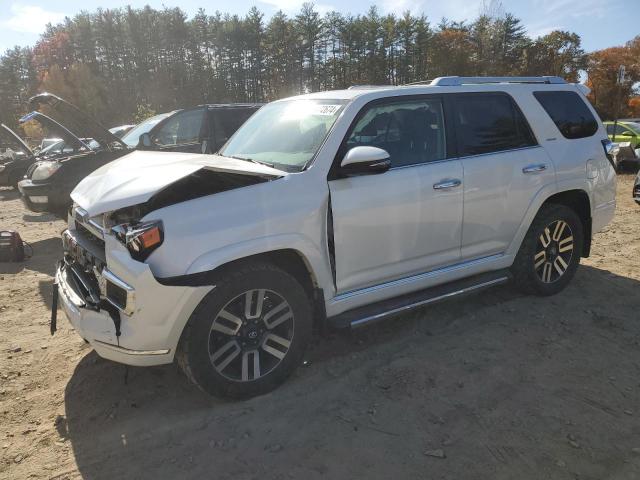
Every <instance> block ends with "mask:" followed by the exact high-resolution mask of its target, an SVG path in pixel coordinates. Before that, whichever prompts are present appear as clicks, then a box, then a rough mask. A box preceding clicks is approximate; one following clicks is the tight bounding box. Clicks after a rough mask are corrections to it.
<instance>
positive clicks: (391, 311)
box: [328, 270, 511, 328]
mask: <svg viewBox="0 0 640 480" xmlns="http://www.w3.org/2000/svg"><path fill="white" fill-rule="evenodd" d="M510 279H511V274H510V273H509V270H497V271H495V272H487V273H481V274H479V275H474V276H472V277H468V278H463V279H462V280H456V281H454V282H450V283H445V284H444V285H437V286H435V287H431V288H427V289H426V290H420V291H418V292H413V293H408V294H406V295H402V296H399V297H395V298H390V299H388V300H383V301H381V302H376V303H373V304H371V305H365V306H364V307H359V308H356V309H353V310H349V311H347V312H344V313H341V314H339V315H336V316H335V317H331V318H329V319H328V322H329V325H331V326H332V327H334V328H347V327H351V328H358V327H361V326H364V325H366V324H369V323H373V322H377V321H379V320H382V319H384V318H386V317H389V316H391V315H397V314H399V313H403V312H405V311H407V310H411V309H413V308H417V307H422V306H424V305H428V304H431V303H435V302H439V301H441V300H446V299H448V298H451V297H456V296H458V295H464V294H466V293H472V292H476V291H478V290H482V289H484V288H488V287H493V286H494V285H499V284H501V283H506V282H508V281H509V280H510Z"/></svg>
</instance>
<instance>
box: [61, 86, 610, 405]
mask: <svg viewBox="0 0 640 480" xmlns="http://www.w3.org/2000/svg"><path fill="white" fill-rule="evenodd" d="M609 146H610V144H609V142H608V140H607V133H606V131H605V129H604V127H603V125H602V123H601V122H600V120H599V119H598V117H597V114H596V112H595V111H594V110H593V108H592V107H591V105H590V104H589V102H588V101H587V100H586V99H585V97H584V92H583V91H582V88H581V87H580V86H576V85H573V84H567V83H565V82H564V81H563V80H562V79H559V78H556V77H534V78H510V77H507V78H461V77H443V78H439V79H436V80H434V81H432V82H430V83H428V84H423V85H411V86H404V87H357V88H351V89H348V90H341V91H330V92H322V93H313V94H309V95H302V96H298V97H293V98H288V99H284V100H279V101H276V102H273V103H270V104H268V105H266V106H265V107H263V108H262V109H260V110H259V111H258V112H257V113H255V114H254V115H253V116H252V117H251V118H250V119H249V120H248V121H247V122H246V123H245V124H244V125H243V126H242V127H241V128H240V129H239V130H238V131H237V133H236V134H235V135H234V136H233V137H232V138H231V139H230V140H229V141H228V142H227V144H226V145H225V146H224V147H223V148H222V150H221V151H220V152H219V154H218V155H195V154H194V155H192V154H180V153H157V152H134V153H132V154H130V155H128V156H126V157H123V158H121V159H119V160H116V161H114V162H112V163H110V164H108V165H106V166H104V167H102V168H100V169H99V170H97V171H95V172H94V173H93V174H91V175H90V176H88V177H87V178H85V179H84V180H83V181H82V183H80V184H79V185H78V187H77V188H76V189H75V190H74V192H73V194H72V198H73V200H74V202H75V206H74V208H73V210H72V213H71V215H70V217H69V228H68V230H66V231H65V232H64V234H63V244H64V248H65V258H64V260H63V261H62V262H61V263H60V266H59V268H58V270H57V275H56V279H57V285H58V290H59V294H58V296H56V298H59V300H60V302H61V305H62V307H63V308H64V310H65V312H66V314H67V316H68V317H69V319H70V321H71V323H73V325H74V326H75V328H76V331H77V332H78V333H79V334H80V335H81V336H82V337H83V338H84V339H86V340H87V341H88V342H89V343H91V345H92V346H93V347H94V348H95V350H96V351H97V352H98V354H99V355H101V356H103V357H105V358H109V359H112V360H115V361H118V362H122V363H126V364H130V365H157V364H163V363H170V362H172V361H173V360H174V358H177V359H178V362H179V363H180V364H181V366H182V367H183V369H184V371H185V372H186V373H187V375H188V376H189V377H190V378H191V379H192V380H193V381H194V382H195V383H197V384H198V385H199V386H200V387H201V388H203V389H204V390H205V391H207V392H210V393H212V394H217V395H223V396H230V397H247V396H251V395H255V394H260V393H263V392H266V391H268V390H270V389H272V388H274V387H275V386H276V385H278V384H279V383H280V382H282V381H283V380H284V379H285V378H286V377H287V376H288V375H289V374H290V373H291V372H292V371H293V370H294V369H295V367H296V366H297V365H298V363H299V362H300V361H301V359H302V357H303V354H304V351H305V347H306V346H307V344H308V342H309V339H310V337H311V334H312V329H313V328H314V326H315V327H322V326H324V325H326V324H328V325H330V326H339V327H345V326H351V327H355V326H360V325H363V324H366V323H368V322H372V321H376V320H379V319H381V318H384V317H386V316H389V315H392V314H395V313H398V312H401V311H404V310H406V309H409V308H411V307H416V306H420V305H425V304H428V303H430V302H433V301H436V300H439V299H443V298H448V297H451V296H453V295H457V294H461V293H465V292H470V291H473V290H477V289H479V288H482V287H487V286H491V285H496V284H499V283H502V282H506V281H507V280H509V279H513V281H514V282H515V283H516V284H517V285H518V286H519V287H521V288H522V289H523V290H525V291H527V292H531V293H534V294H538V295H551V294H555V293H557V292H559V291H560V290H562V289H563V288H564V287H565V286H566V285H567V284H568V283H569V281H570V280H571V278H572V277H573V275H574V273H575V271H576V269H577V267H578V263H579V261H580V257H584V256H588V255H589V248H590V243H591V236H592V234H593V233H594V232H597V231H599V230H601V229H602V228H603V227H604V226H605V225H606V224H607V223H608V222H609V221H610V220H611V219H612V217H613V215H614V210H615V172H614V169H613V168H612V166H611V164H610V161H609V159H608V157H607V149H608V148H609ZM54 320H55V314H54V316H53V317H52V328H55V323H54Z"/></svg>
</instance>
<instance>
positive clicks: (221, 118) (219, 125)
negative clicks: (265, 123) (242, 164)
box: [211, 108, 257, 151]
mask: <svg viewBox="0 0 640 480" xmlns="http://www.w3.org/2000/svg"><path fill="white" fill-rule="evenodd" d="M256 110H257V109H255V108H229V109H226V108H224V109H213V110H212V112H211V113H212V118H213V131H214V139H215V142H214V145H213V151H217V150H218V149H219V148H220V147H222V146H223V145H224V144H225V143H227V140H229V138H231V136H232V135H233V134H234V133H236V130H238V129H239V128H240V126H241V125H242V124H243V123H244V122H246V121H247V119H248V118H249V117H250V116H251V115H253V114H254V112H255V111H256Z"/></svg>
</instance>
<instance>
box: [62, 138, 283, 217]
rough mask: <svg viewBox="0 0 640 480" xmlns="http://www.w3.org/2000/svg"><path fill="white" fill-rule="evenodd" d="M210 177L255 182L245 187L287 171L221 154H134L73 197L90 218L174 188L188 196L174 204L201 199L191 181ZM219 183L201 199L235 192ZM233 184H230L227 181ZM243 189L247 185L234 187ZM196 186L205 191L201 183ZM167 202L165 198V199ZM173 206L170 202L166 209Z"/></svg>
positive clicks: (104, 170)
mask: <svg viewBox="0 0 640 480" xmlns="http://www.w3.org/2000/svg"><path fill="white" fill-rule="evenodd" d="M196 173H198V174H199V175H202V173H206V174H208V175H211V177H214V176H215V175H214V174H215V173H218V174H220V175H218V177H222V176H225V175H226V177H227V178H228V177H230V176H231V177H235V178H236V179H237V178H240V176H242V178H248V179H253V181H249V182H245V184H246V185H250V184H252V183H259V181H268V180H273V179H276V178H280V177H284V176H286V175H287V173H286V172H283V171H281V170H277V169H275V168H271V167H268V166H266V165H260V164H256V163H251V162H248V161H244V160H236V159H233V158H228V157H222V156H219V155H202V154H200V153H197V154H194V153H166V152H149V151H135V152H133V153H130V154H129V155H125V156H124V157H120V158H119V159H117V160H115V161H113V162H111V163H108V164H107V165H104V166H103V167H101V168H99V169H98V170H96V171H94V172H93V173H91V174H90V175H89V176H87V177H85V178H84V179H83V180H82V181H81V182H80V183H79V184H78V185H77V186H76V188H75V189H74V190H73V192H71V198H72V199H73V201H74V202H75V203H77V204H78V205H80V207H82V208H83V209H84V210H86V211H87V213H88V214H89V216H92V217H93V216H95V215H99V214H101V213H105V212H111V211H114V210H118V209H120V208H124V207H130V206H134V205H139V204H142V203H145V202H147V201H148V200H149V199H151V198H152V197H154V195H156V194H158V193H160V192H166V190H167V189H168V187H169V186H171V185H173V184H176V185H179V186H180V188H181V189H183V190H184V195H182V196H180V195H175V196H173V197H174V199H176V200H174V201H173V202H172V203H178V202H179V201H185V200H188V199H190V198H196V196H194V195H193V194H191V195H190V193H191V192H190V191H189V190H193V188H194V187H195V185H193V184H191V185H190V184H189V182H188V180H189V179H188V178H187V177H189V176H194V175H195V174H196ZM215 180H216V179H215V178H209V179H208V180H207V182H209V183H210V185H211V187H210V190H209V191H205V192H204V193H202V195H198V196H203V195H210V194H214V193H218V192H220V191H224V190H229V189H230V188H224V187H220V185H219V184H218V185H216V181H215ZM227 183H228V182H227ZM240 186H243V184H242V182H240V183H239V184H236V185H234V186H233V187H231V188H238V187H240ZM197 187H199V188H202V183H201V184H199V185H198V186H197ZM165 197H166V195H165ZM167 204H170V203H165V205H167Z"/></svg>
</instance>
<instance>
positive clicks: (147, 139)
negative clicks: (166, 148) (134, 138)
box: [138, 132, 153, 148]
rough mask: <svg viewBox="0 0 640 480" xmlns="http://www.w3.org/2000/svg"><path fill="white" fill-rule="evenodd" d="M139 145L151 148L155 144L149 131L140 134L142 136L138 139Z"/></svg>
mask: <svg viewBox="0 0 640 480" xmlns="http://www.w3.org/2000/svg"><path fill="white" fill-rule="evenodd" d="M138 146H140V147H144V148H151V147H152V146H153V142H151V135H149V133H148V132H145V133H143V134H142V135H140V138H139V139H138Z"/></svg>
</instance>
